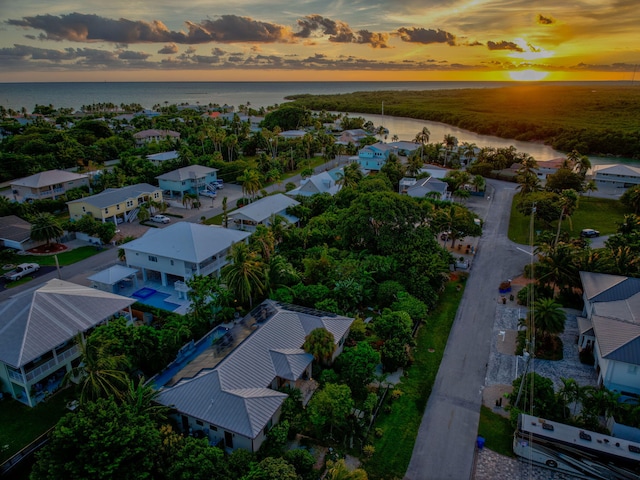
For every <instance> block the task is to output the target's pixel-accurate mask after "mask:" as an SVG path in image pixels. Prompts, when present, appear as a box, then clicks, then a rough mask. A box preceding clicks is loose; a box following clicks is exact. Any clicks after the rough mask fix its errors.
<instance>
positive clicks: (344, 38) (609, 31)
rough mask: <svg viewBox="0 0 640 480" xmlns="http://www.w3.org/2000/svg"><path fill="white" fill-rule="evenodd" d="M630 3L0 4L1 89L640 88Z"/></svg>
mask: <svg viewBox="0 0 640 480" xmlns="http://www.w3.org/2000/svg"><path fill="white" fill-rule="evenodd" d="M639 25H640V8H638V1H637V0H573V1H565V0H269V1H261V0H225V1H219V0H0V82H42V81H78V82H82V81H447V80H458V81H459V80H463V81H464V80H468V81H482V80H494V81H505V80H554V81H561V80H570V81H587V80H621V81H633V80H640V72H637V78H636V72H635V69H636V66H637V65H638V64H640V30H639V28H638V26H639Z"/></svg>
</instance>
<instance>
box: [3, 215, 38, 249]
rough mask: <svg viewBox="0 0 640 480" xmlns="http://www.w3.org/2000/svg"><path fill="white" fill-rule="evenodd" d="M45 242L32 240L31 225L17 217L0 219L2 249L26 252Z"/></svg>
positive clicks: (9, 216) (10, 216) (8, 216)
mask: <svg viewBox="0 0 640 480" xmlns="http://www.w3.org/2000/svg"><path fill="white" fill-rule="evenodd" d="M44 243H45V242H44V241H42V242H34V241H33V240H31V224H30V223H29V222H27V221H26V220H23V219H22V218H20V217H17V216H15V215H7V216H6V217H0V248H13V249H14V250H18V251H20V252H24V251H26V250H28V249H30V248H34V247H38V246H40V245H42V244H44Z"/></svg>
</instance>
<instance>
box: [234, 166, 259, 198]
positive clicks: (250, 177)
mask: <svg viewBox="0 0 640 480" xmlns="http://www.w3.org/2000/svg"><path fill="white" fill-rule="evenodd" d="M237 180H238V181H239V182H240V183H241V184H242V194H243V195H246V196H251V198H254V197H255V195H256V193H258V192H259V191H260V188H261V187H262V182H261V181H260V173H259V172H258V171H257V170H255V169H253V168H248V169H246V170H245V171H244V173H243V174H242V175H241V176H239V177H238V178H237Z"/></svg>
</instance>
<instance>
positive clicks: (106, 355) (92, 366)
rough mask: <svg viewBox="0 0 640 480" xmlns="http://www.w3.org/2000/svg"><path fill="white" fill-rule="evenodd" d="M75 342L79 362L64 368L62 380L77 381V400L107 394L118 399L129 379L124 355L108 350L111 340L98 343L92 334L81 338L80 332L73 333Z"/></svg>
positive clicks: (86, 399)
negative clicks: (66, 370) (64, 372)
mask: <svg viewBox="0 0 640 480" xmlns="http://www.w3.org/2000/svg"><path fill="white" fill-rule="evenodd" d="M76 343H77V345H78V348H79V350H80V358H81V363H80V364H79V365H78V366H77V367H75V368H73V369H71V370H70V371H69V372H67V374H66V375H65V379H64V381H63V383H65V384H68V383H69V382H70V381H72V380H74V379H76V380H78V381H79V385H80V398H79V400H80V403H86V402H87V401H90V400H95V399H97V398H100V397H108V396H114V397H116V398H118V399H122V398H123V396H124V392H125V391H126V389H127V385H128V383H129V377H128V375H127V373H126V371H125V369H126V368H127V367H128V364H127V358H126V356H125V355H124V354H120V355H113V354H111V352H109V351H108V350H109V348H110V347H111V344H109V343H104V344H100V343H98V341H97V340H95V339H93V338H92V337H89V338H88V339H86V340H85V338H84V336H83V335H82V333H78V335H77V336H76Z"/></svg>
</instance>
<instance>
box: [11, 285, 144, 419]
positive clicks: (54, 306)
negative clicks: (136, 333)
mask: <svg viewBox="0 0 640 480" xmlns="http://www.w3.org/2000/svg"><path fill="white" fill-rule="evenodd" d="M134 302H135V299H131V298H127V297H123V296H120V295H115V294H113V293H108V292H103V291H100V290H96V289H94V288H89V287H84V286H81V285H77V284H75V283H71V282H66V281H64V280H58V279H53V280H49V281H48V282H47V283H45V284H44V285H43V286H42V287H40V288H38V289H37V290H35V291H34V292H25V293H22V294H18V295H16V296H13V297H11V298H10V299H9V300H6V301H4V302H2V303H0V391H2V392H3V393H8V394H9V395H10V396H12V397H13V398H15V399H17V400H19V401H20V402H22V403H24V404H26V405H29V406H30V407H33V406H34V405H35V404H36V403H38V402H40V401H42V400H43V399H45V398H46V397H47V395H49V394H50V393H51V392H53V391H54V390H55V389H57V388H58V387H59V386H60V383H61V381H62V378H63V377H64V375H65V374H66V373H67V372H69V371H71V369H72V368H73V367H76V366H78V364H79V363H80V361H81V359H80V351H79V349H78V346H77V345H76V343H75V341H74V340H75V339H74V337H75V336H76V335H77V334H78V333H80V334H81V335H82V337H83V338H86V336H87V332H88V331H90V330H91V329H93V328H95V327H96V326H97V325H100V324H101V323H104V322H107V321H108V320H109V319H111V318H113V317H118V316H124V317H127V318H128V319H129V320H130V319H131V309H130V306H131V304H132V303H134Z"/></svg>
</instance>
